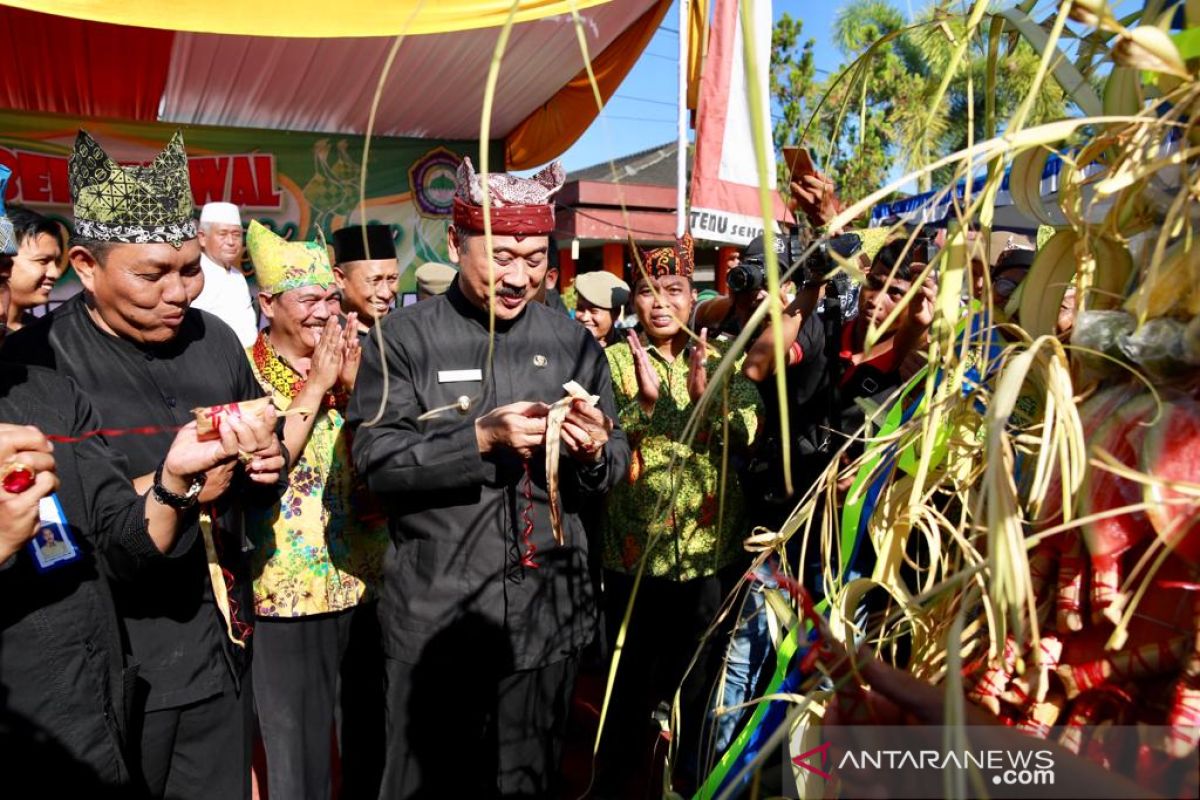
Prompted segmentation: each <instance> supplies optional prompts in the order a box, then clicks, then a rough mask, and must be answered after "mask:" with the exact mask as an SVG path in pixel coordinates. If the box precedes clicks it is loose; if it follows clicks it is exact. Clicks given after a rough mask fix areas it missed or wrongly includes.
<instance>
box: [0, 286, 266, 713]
mask: <svg viewBox="0 0 1200 800" xmlns="http://www.w3.org/2000/svg"><path fill="white" fill-rule="evenodd" d="M3 356H4V358H5V359H7V360H9V361H15V362H19V363H23V364H34V365H38V366H44V367H48V368H50V369H53V370H54V371H55V372H57V373H59V374H60V375H65V376H68V377H70V378H71V379H72V380H74V381H75V382H76V383H77V384H78V385H79V388H80V390H81V391H82V392H84V393H85V394H86V395H87V396H88V399H89V400H91V402H92V405H93V407H94V408H95V410H96V413H97V414H98V415H99V417H100V418H101V419H102V420H103V424H104V426H105V427H106V428H119V429H126V428H140V427H144V426H161V428H162V430H160V431H159V432H158V433H153V434H150V435H144V434H141V433H136V434H129V435H124V436H114V437H111V438H110V439H109V444H110V446H111V447H112V449H114V450H116V451H117V452H119V453H120V454H121V455H122V456H124V457H125V464H124V467H125V470H126V475H127V476H128V477H129V478H131V479H132V478H136V477H138V476H141V475H147V474H150V473H152V472H154V470H155V469H157V468H158V465H159V464H160V463H162V460H163V459H164V458H165V457H166V454H167V450H169V449H170V447H171V442H172V441H173V440H174V438H175V433H174V431H173V428H174V427H175V426H178V425H182V424H184V423H187V422H189V421H191V420H192V419H193V418H194V417H193V415H192V409H193V408H196V407H201V406H212V405H217V404H221V403H231V402H235V401H238V400H249V399H252V398H255V397H261V396H262V394H263V391H262V388H261V387H260V386H259V384H258V381H257V380H255V378H254V372H253V371H252V370H251V368H250V362H249V360H248V359H247V357H246V351H245V349H243V348H242V346H241V345H240V344H239V343H238V340H237V336H236V335H235V334H234V332H233V330H232V329H230V327H229V326H228V325H226V324H225V323H224V322H221V321H220V320H219V319H217V318H216V317H214V316H212V315H210V314H206V313H204V312H202V311H197V310H195V309H192V310H189V311H188V312H187V314H186V316H185V317H184V321H183V324H182V325H181V326H180V328H179V331H178V333H177V334H176V336H175V338H174V339H172V340H171V341H170V342H168V343H166V344H163V345H156V346H139V345H136V344H134V343H133V342H130V341H127V340H125V339H121V338H118V337H115V336H112V335H111V334H108V333H106V332H105V331H103V330H102V329H101V328H99V327H98V326H97V325H96V323H95V322H94V321H93V320H92V318H91V316H90V315H89V314H88V310H87V305H86V301H85V298H84V296H83V295H82V294H79V295H76V296H75V297H73V298H71V299H70V300H68V301H67V302H66V303H64V304H63V305H61V306H59V307H58V308H57V309H55V310H54V311H53V312H52V313H50V314H48V315H47V316H45V317H43V318H42V319H40V320H38V322H37V323H36V324H34V325H31V326H30V327H28V328H22V329H21V330H20V331H18V332H17V333H15V334H13V335H12V336H11V337H9V338H8V340H7V341H6V342H5V343H4V350H3ZM239 475H240V473H239ZM261 494H262V492H261V491H258V490H257V489H256V487H254V486H253V485H251V484H249V482H246V481H239V480H238V479H237V478H235V483H234V484H233V486H232V487H231V488H230V490H228V491H226V492H225V494H224V495H223V496H222V497H221V498H220V499H219V500H218V501H217V503H216V504H215V510H216V512H217V514H216V515H217V521H218V524H217V532H216V535H215V537H214V538H215V539H216V546H217V549H218V551H219V558H220V561H221V565H222V567H224V568H225V569H227V570H228V571H229V573H230V575H231V576H232V577H233V591H232V592H231V593H230V596H231V599H232V601H233V602H232V603H231V608H232V609H233V610H235V611H236V612H237V613H238V614H239V617H240V619H241V621H242V622H244V623H245V622H250V619H249V618H248V617H247V615H248V614H252V613H253V597H252V594H251V591H250V589H251V585H250V576H249V569H248V566H247V563H246V561H247V560H246V559H245V558H244V557H243V553H242V549H243V544H244V542H243V536H242V530H241V514H240V510H239V508H240V504H241V503H244V502H253V501H255V499H256V498H258V497H259V495H261ZM275 496H277V495H275ZM271 499H272V498H263V499H261V500H260V502H269V501H270V500H271ZM113 595H114V598H115V600H116V604H117V611H118V613H119V615H120V617H121V622H122V625H123V627H124V630H125V635H126V637H127V645H128V648H129V652H130V655H131V656H132V658H133V660H135V661H136V662H138V663H139V664H140V672H139V682H140V683H141V686H140V688H139V693H140V694H141V695H142V696H141V697H140V698H139V702H138V705H139V707H140V708H141V709H143V710H146V711H157V710H161V709H165V708H177V707H180V706H183V705H187V704H190V703H195V702H198V701H200V700H204V699H205V698H208V697H212V696H214V695H216V694H218V693H219V692H221V691H222V688H223V687H224V686H225V685H227V683H228V681H229V678H228V677H226V675H225V674H223V673H226V672H227V671H228V672H229V673H230V674H231V676H232V678H233V680H234V681H235V682H236V681H237V680H238V678H239V677H240V675H241V674H242V672H243V671H244V669H246V667H247V666H248V664H249V654H248V652H246V650H244V649H243V648H241V647H238V646H236V645H234V644H232V642H230V641H229V638H228V636H227V635H226V633H225V623H224V620H223V618H222V617H221V613H220V611H219V610H218V608H217V605H216V602H215V601H214V599H213V592H212V583H211V578H210V577H209V572H208V566H207V557H206V555H205V551H204V542H203V539H202V538H201V537H196V539H195V541H194V542H192V545H191V547H190V549H189V550H188V552H186V553H179V554H178V557H177V558H175V559H172V563H171V564H169V565H168V566H167V567H166V568H164V569H158V570H154V571H153V572H152V573H149V574H145V575H141V576H139V577H138V578H137V580H136V581H135V582H133V583H129V584H120V585H117V586H114V587H113Z"/></svg>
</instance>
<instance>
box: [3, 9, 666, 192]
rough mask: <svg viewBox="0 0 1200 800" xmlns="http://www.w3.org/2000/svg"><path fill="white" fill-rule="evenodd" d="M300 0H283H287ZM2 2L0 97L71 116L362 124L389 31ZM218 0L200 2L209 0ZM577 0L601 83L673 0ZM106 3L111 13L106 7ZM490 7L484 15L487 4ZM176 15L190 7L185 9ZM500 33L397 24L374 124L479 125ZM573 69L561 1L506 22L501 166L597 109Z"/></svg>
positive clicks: (537, 156)
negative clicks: (292, 33)
mask: <svg viewBox="0 0 1200 800" xmlns="http://www.w3.org/2000/svg"><path fill="white" fill-rule="evenodd" d="M306 2H307V0H298V3H292V4H290V5H291V6H292V7H293V9H294V8H295V6H296V5H297V4H298V5H304V4H305V3H306ZM13 4H14V5H21V6H25V7H26V8H14V7H11V6H10V5H0V47H3V50H4V54H5V61H6V62H7V63H8V64H9V65H10V67H9V68H8V69H5V70H2V71H0V107H3V108H9V109H16V110H24V111H39V112H51V113H61V114H70V115H74V116H90V117H100V118H114V119H129V120H139V121H161V122H176V123H185V124H201V125H216V126H223V127H253V128H263V129H271V130H290V131H321V132H331V133H356V134H361V133H364V132H366V130H367V126H368V117H369V115H370V113H371V108H372V101H373V98H374V96H375V93H376V89H377V87H378V84H379V80H380V75H381V74H382V72H383V69H384V66H385V63H386V61H387V58H388V54H389V51H390V50H391V48H392V46H393V44H394V43H395V41H396V37H395V35H394V34H393V35H389V36H359V37H358V38H283V37H278V36H260V35H247V34H244V33H200V32H184V31H177V30H165V29H157V28H151V27H134V26H132V25H127V24H112V23H109V22H101V21H95V20H96V19H105V18H116V19H120V18H122V16H121V15H122V14H126V15H129V14H133V13H136V11H128V12H126V11H123V10H122V9H123V6H124V7H125V8H128V9H134V10H136V9H137V7H138V6H141V5H144V4H139V3H128V4H112V3H108V2H106V0H93V2H90V3H89V2H79V1H78V0H77V1H76V2H61V1H59V2H56V1H55V0H46V1H45V2H36V1H33V0H25V1H24V2H16V3H13ZM270 4H271V3H268V5H270ZM524 4H525V5H529V6H535V9H534V10H533V11H530V12H529V13H527V14H526V15H525V16H527V17H528V16H531V15H534V14H535V13H537V12H538V11H540V12H542V13H546V12H547V10H549V11H550V12H553V11H555V10H561V9H557V6H561V5H565V4H562V3H557V2H547V1H546V0H543V2H540V3H534V2H529V0H525V3H524ZM151 5H155V6H157V5H158V4H151ZM185 5H188V6H189V10H190V11H195V10H196V9H195V8H192V7H191V4H186V3H185ZM213 5H214V4H213V3H212V2H209V3H205V4H204V7H205V8H209V9H210V10H211V8H212V7H213ZM226 5H229V6H230V8H231V9H233V8H236V7H237V5H236V4H227V3H225V2H224V0H219V1H218V2H217V3H216V6H217V11H218V12H219V11H220V9H221V8H223V7H224V6H226ZM240 5H241V7H242V8H244V7H245V4H244V3H242V4H240ZM325 5H326V7H327V8H328V7H330V6H333V7H337V9H338V11H339V12H344V13H345V14H349V15H353V14H355V13H356V9H355V7H360V6H361V7H362V8H361V10H360V11H358V12H357V13H360V14H367V15H369V14H371V13H374V9H373V8H372V6H375V7H377V6H378V5H381V4H378V3H365V2H361V0H346V2H343V3H341V4H325ZM430 5H431V6H435V5H436V6H441V7H444V8H443V11H444V10H445V8H449V9H454V8H455V7H470V6H472V5H487V3H486V2H483V0H440V3H430ZM494 5H495V4H494V3H492V6H494ZM511 5H512V4H511V3H509V2H505V3H503V4H502V5H501V8H503V9H505V10H507V9H508V7H509V6H511ZM577 5H578V6H579V7H584V8H582V10H580V11H579V16H580V18H581V20H582V23H583V30H584V33H585V35H586V39H587V46H588V52H589V54H590V55H591V57H592V62H593V69H594V71H595V72H596V75H597V79H598V81H599V83H600V85H601V89H602V96H603V97H604V98H605V99H607V98H608V97H609V96H611V94H612V92H614V91H615V90H616V87H617V85H618V84H619V83H620V81H621V79H623V78H624V76H625V74H626V73H627V72H628V70H629V69H630V68H631V67H632V65H633V63H634V62H635V61H636V60H637V58H638V56H639V55H640V54H641V52H642V50H643V49H644V48H645V46H646V43H647V42H648V41H649V40H650V37H651V36H652V35H653V33H654V31H655V29H656V28H657V27H658V24H659V22H660V21H661V19H662V16H663V14H664V13H665V12H666V10H667V8H668V7H669V5H670V2H669V0H614V1H613V2H600V3H598V4H591V5H590V6H589V4H588V3H587V2H582V1H581V2H579V3H578V4H577ZM585 6H586V7H585ZM30 7H34V8H40V9H42V10H39V11H33V10H28V8H30ZM164 7H168V6H166V5H165V4H164ZM97 8H98V9H100V10H99V11H97V10H96V9H97ZM114 9H115V10H114ZM458 10H459V11H462V10H463V9H462V8H459V9H458ZM43 11H52V12H54V13H42V12H43ZM106 11H111V12H112V13H110V14H108V16H106V14H105V13H101V12H106ZM491 11H492V12H493V17H492V19H495V18H496V16H495V11H496V9H495V8H492V9H491ZM156 13H161V12H160V11H152V12H151V13H149V14H148V16H149V18H150V19H149V20H148V21H146V22H144V23H143V22H142V21H141V19H140V18H135V19H137V21H138V24H154V23H155V22H157V21H160V20H158V18H157V17H156V16H155V14H156ZM234 13H236V12H234ZM325 13H327V14H328V13H329V12H328V11H326V12H325ZM59 14H66V15H70V16H60V15H59ZM77 16H91V17H92V19H80V18H74V17H77ZM505 17H506V14H505V15H503V16H501V17H499V18H500V20H501V21H503V19H504V18H505ZM179 18H180V19H181V20H184V21H187V20H190V19H191V17H189V16H188V14H182V15H180V17H179ZM462 18H463V14H461V13H459V14H457V15H456V16H455V17H454V19H457V20H459V21H458V23H457V25H458V27H460V28H461V27H465V26H464V25H463V23H462ZM167 19H168V20H169V19H170V18H169V17H168V18H167ZM289 19H294V14H293V15H289ZM480 19H482V18H480ZM189 24H190V23H189ZM447 24H449V23H447ZM193 27H203V26H196V25H193ZM229 27H230V28H232V29H234V30H237V29H239V28H242V27H245V25H241V24H234V23H232V22H231V23H230V25H229ZM283 27H284V28H285V29H287V28H288V26H286V25H285V26H283ZM291 27H295V25H294V24H293V25H292V26H291ZM426 27H428V26H426ZM379 30H380V31H381V32H383V31H384V30H387V28H386V26H384V27H383V28H380V29H379ZM499 35H500V30H499V29H498V28H480V27H474V28H470V29H466V30H462V29H459V30H454V31H453V32H445V33H424V34H420V35H412V34H411V33H410V34H409V35H406V36H405V37H404V38H403V39H402V41H401V43H400V45H399V49H398V51H397V54H396V58H395V61H394V63H393V64H392V65H391V67H390V69H389V70H388V75H387V78H386V80H385V82H384V85H383V91H382V94H381V99H380V103H379V106H378V109H377V112H376V119H375V124H374V129H373V130H374V134H375V135H381V136H405V137H422V138H425V137H428V138H437V139H474V138H477V137H478V136H479V135H480V127H481V126H480V109H481V108H482V105H483V98H484V90H485V86H486V82H487V74H488V68H489V65H490V63H491V60H492V55H493V52H494V49H495V47H496V42H497V38H498V36H499ZM583 69H584V60H583V57H582V55H581V53H580V47H579V43H578V41H577V37H576V34H575V29H574V22H573V20H572V17H571V15H570V14H561V13H559V14H555V15H552V16H542V17H541V18H538V19H532V20H530V21H526V22H520V23H518V24H516V25H514V26H513V29H512V32H511V36H510V38H509V41H508V46H507V48H506V50H505V53H504V57H503V61H502V65H501V70H500V74H499V80H498V82H497V87H496V95H495V100H494V107H493V113H492V120H491V130H490V136H489V138H492V139H501V138H503V139H505V140H506V145H507V148H506V154H507V158H506V162H507V166H508V167H509V168H523V167H530V166H535V165H537V164H539V163H543V162H545V161H547V160H549V159H551V158H553V157H555V156H557V155H558V154H560V153H561V152H562V151H563V150H565V149H566V148H567V147H569V146H570V145H571V144H572V143H573V142H574V141H575V139H576V138H578V136H579V135H580V134H582V133H583V131H584V130H585V129H586V127H587V125H588V124H590V122H591V121H592V119H594V118H595V116H596V113H597V109H596V107H595V101H594V99H593V97H592V92H591V88H590V86H589V85H588V83H587V78H586V75H585V74H584V72H583Z"/></svg>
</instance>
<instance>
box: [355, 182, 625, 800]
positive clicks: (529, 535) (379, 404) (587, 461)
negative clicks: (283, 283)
mask: <svg viewBox="0 0 1200 800" xmlns="http://www.w3.org/2000/svg"><path fill="white" fill-rule="evenodd" d="M562 180H563V173H562V168H561V166H559V165H558V164H554V165H552V166H551V167H550V168H547V170H545V171H543V172H542V173H540V174H539V175H537V176H535V177H534V178H533V179H532V180H525V179H520V178H515V177H512V176H508V175H492V176H491V181H489V183H488V185H487V186H483V185H482V182H481V181H480V180H479V179H478V178H477V177H476V175H475V173H474V171H473V169H472V168H471V165H470V161H469V160H468V161H466V162H465V163H464V165H463V166H462V167H461V168H460V170H459V184H458V189H457V193H456V197H455V210H454V224H453V226H452V227H451V228H450V242H449V245H450V257H451V260H452V261H454V262H456V263H457V264H458V265H459V270H460V271H459V275H458V277H457V278H456V279H455V282H454V283H453V284H452V285H451V286H450V289H449V290H448V291H447V292H446V294H444V295H439V296H437V297H434V298H432V299H430V300H428V301H425V302H422V303H418V304H416V305H413V306H409V307H408V308H403V309H400V310H398V311H396V312H394V313H392V314H391V315H389V316H388V317H387V318H386V319H385V320H383V322H382V323H380V324H381V326H382V333H383V337H382V338H383V350H382V351H381V350H380V348H379V347H378V345H377V344H376V341H375V339H374V338H372V339H370V340H369V341H368V342H367V345H366V348H365V351H364V354H363V363H362V367H361V369H360V370H359V373H358V381H357V384H356V387H355V393H354V396H353V397H352V398H351V401H350V407H349V409H348V410H347V421H348V422H349V424H350V425H351V426H352V427H353V428H355V429H356V430H355V433H354V444H353V453H354V465H355V468H356V469H357V470H358V472H359V474H361V475H365V476H366V477H367V483H368V487H369V488H370V489H371V490H372V491H374V492H376V493H377V494H379V495H380V496H381V498H382V499H383V500H384V501H385V503H386V504H387V505H388V511H389V521H390V532H391V537H392V542H393V544H394V547H393V548H392V549H391V550H390V551H389V552H388V555H387V556H386V558H385V561H384V577H383V590H382V598H381V600H380V619H381V623H382V626H383V629H384V649H385V653H386V655H387V680H388V698H387V710H388V733H387V739H388V757H387V766H386V768H385V772H384V780H383V784H384V785H383V790H382V793H381V796H384V797H388V798H406V797H437V798H442V797H546V796H550V795H551V794H552V792H553V789H554V784H555V782H556V773H557V770H558V756H559V742H560V741H561V739H562V733H563V727H564V725H565V722H566V714H567V706H568V703H569V699H570V696H571V691H572V688H573V686H574V682H575V666H576V663H577V661H578V654H579V652H580V650H581V649H582V648H583V647H585V646H586V645H587V644H588V642H590V641H591V639H592V637H593V635H594V628H595V598H594V597H593V588H592V583H591V580H590V577H589V573H588V558H587V552H588V551H587V537H586V534H585V532H584V528H583V525H582V523H581V522H580V519H579V511H580V510H581V509H582V508H583V507H584V504H585V502H586V499H587V498H588V497H592V496H596V495H598V494H603V493H604V492H606V491H607V490H608V488H609V487H610V486H611V485H612V484H613V483H614V482H615V481H617V480H619V479H620V478H621V477H622V476H624V474H625V470H626V467H627V465H628V461H629V446H628V443H627V442H626V440H625V436H624V434H622V433H621V431H620V430H617V429H615V427H614V425H613V422H612V420H613V419H614V418H615V416H616V411H615V408H614V405H613V394H612V385H611V379H610V376H609V371H608V362H607V361H606V360H605V357H604V352H603V351H602V350H601V348H600V346H599V345H598V344H597V343H596V341H595V340H594V339H593V338H592V337H591V335H590V334H588V332H587V331H586V330H585V329H584V328H583V327H582V326H580V325H577V324H575V323H574V322H572V321H571V320H570V319H569V318H567V317H564V316H562V315H560V314H557V313H555V312H554V311H552V310H550V309H549V308H547V307H546V306H544V305H542V304H540V303H537V302H535V298H536V296H537V292H538V290H539V288H540V287H541V285H542V281H543V278H544V276H545V273H546V262H547V252H546V251H547V235H548V234H549V233H550V232H551V231H552V230H553V229H554V213H553V207H552V205H551V198H552V197H553V195H554V193H555V192H556V191H557V190H558V188H559V187H560V186H561V185H562ZM484 191H490V192H491V194H492V197H491V215H492V219H491V224H492V234H493V236H492V249H491V251H490V252H489V251H488V250H487V248H486V240H485V237H484V235H483V233H482V230H483V209H482V208H481V204H482V198H483V192H484ZM493 315H494V316H493ZM491 319H494V322H495V338H494V340H492V339H491V336H490V320H491ZM492 345H494V347H493V346H492ZM489 355H490V356H491V358H490V360H489ZM572 380H574V381H577V382H578V383H579V384H581V385H582V386H583V387H584V388H585V390H586V391H587V392H588V393H590V394H593V395H597V396H599V407H593V406H591V405H589V404H588V403H587V401H576V402H575V403H574V404H573V406H572V408H571V410H570V411H569V413H568V415H567V417H566V422H565V424H564V426H563V428H562V446H563V451H562V452H563V458H562V459H561V460H560V462H559V470H560V475H561V480H560V483H559V489H560V492H561V501H562V509H563V515H562V528H563V534H564V544H563V545H558V544H556V542H555V539H554V538H553V537H552V536H551V530H552V528H551V522H550V509H549V508H548V505H547V484H546V482H547V476H546V475H545V469H544V465H545V461H546V458H545V451H544V449H543V447H544V444H545V440H546V431H547V422H546V420H547V413H548V412H549V409H550V404H552V403H554V402H555V401H557V400H560V399H562V398H563V397H564V390H563V384H565V383H567V382H568V381H572Z"/></svg>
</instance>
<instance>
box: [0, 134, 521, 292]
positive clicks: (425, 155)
mask: <svg viewBox="0 0 1200 800" xmlns="http://www.w3.org/2000/svg"><path fill="white" fill-rule="evenodd" d="M80 128H86V129H87V130H88V132H89V133H91V134H92V135H93V136H94V137H95V138H96V139H97V140H98V141H99V142H100V144H101V145H102V146H103V147H104V148H105V150H106V151H107V152H108V153H109V155H110V156H112V157H113V158H114V159H116V160H117V161H119V162H121V163H129V164H132V163H145V162H148V161H150V160H151V159H152V158H153V157H154V156H155V154H157V152H158V151H159V150H160V149H161V148H162V147H163V146H164V145H165V144H166V142H167V139H168V138H169V137H170V135H171V133H172V132H173V131H175V130H180V129H181V130H183V137H184V142H185V144H186V145H187V151H188V166H189V171H190V173H191V182H192V194H193V196H194V199H195V202H196V208H197V214H199V208H200V206H202V205H204V204H205V203H208V202H212V201H218V200H224V201H227V202H231V203H236V204H237V205H238V206H240V207H241V209H242V221H243V222H244V223H249V222H250V220H251V219H257V220H258V221H259V222H261V223H263V224H264V225H267V226H268V227H270V228H272V229H273V230H275V231H276V232H278V233H280V234H281V235H283V236H285V237H287V238H289V239H311V238H313V237H314V236H316V231H317V229H318V228H320V229H321V230H323V231H324V232H325V235H326V238H328V237H329V235H330V234H331V233H332V232H333V231H334V230H336V229H337V228H340V227H342V226H344V225H347V224H357V223H360V222H363V221H366V222H379V223H385V224H388V225H391V226H392V230H393V232H394V235H395V237H396V251H397V254H398V255H399V259H400V287H399V288H400V291H401V292H402V293H404V292H413V291H415V290H416V281H415V278H414V277H413V272H414V270H415V269H416V268H417V267H419V266H420V265H422V264H424V263H426V262H427V261H443V262H444V261H446V260H447V255H446V226H447V224H448V221H449V215H450V209H451V200H452V197H453V193H454V170H455V169H456V168H457V165H458V162H459V160H461V158H462V156H464V155H470V156H473V160H476V161H478V153H479V144H478V142H475V141H439V140H430V139H397V138H390V137H373V138H372V139H371V146H370V150H369V154H368V159H369V160H368V163H367V172H366V186H365V187H361V188H360V176H361V173H362V160H363V145H364V142H365V140H364V138H363V137H361V136H349V135H343V134H331V133H293V132H286V131H266V130H256V129H250V128H213V127H206V126H199V125H171V124H159V123H140V122H121V121H112V120H107V121H97V120H91V119H82V118H75V117H66V116H58V115H50V114H28V113H24V112H18V111H0V164H5V165H7V166H9V167H11V168H12V171H13V177H12V180H11V181H10V182H9V188H8V193H7V195H6V198H5V199H6V202H7V203H8V204H10V205H12V204H17V205H24V206H27V207H28V208H31V209H33V210H35V211H39V212H41V213H43V214H46V215H47V216H51V217H54V218H56V219H58V220H60V221H62V222H63V223H64V224H66V225H67V226H68V227H70V225H71V195H70V190H69V189H68V186H67V156H68V155H69V154H70V152H71V146H72V144H73V142H74V140H75V135H76V132H77V131H78V130H79V129H80ZM502 159H503V147H502V144H501V143H499V142H496V143H493V145H492V151H491V161H492V163H493V164H495V165H497V166H499V165H500V164H502V163H503V162H502ZM363 189H365V192H364V191H363ZM362 195H365V205H362V206H360V200H361V198H362ZM364 211H365V213H364ZM246 271H247V273H248V274H249V275H250V277H251V279H253V270H252V269H251V267H250V265H249V264H247V265H246ZM78 287H79V284H78V281H77V280H76V278H75V276H74V275H73V274H68V275H66V276H65V277H64V278H63V279H62V280H61V281H60V282H59V286H58V287H56V289H55V292H54V296H55V299H56V300H61V299H63V298H65V297H67V296H69V295H71V294H74V293H75V292H76V291H78Z"/></svg>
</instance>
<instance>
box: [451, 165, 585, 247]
mask: <svg viewBox="0 0 1200 800" xmlns="http://www.w3.org/2000/svg"><path fill="white" fill-rule="evenodd" d="M566 179H567V173H566V171H565V170H564V169H563V166H562V164H560V163H559V162H557V161H555V162H554V163H553V164H550V165H549V166H547V167H546V168H545V169H543V170H542V171H540V172H538V173H537V174H536V175H534V176H533V177H532V178H518V177H517V176H516V175H509V174H508V173H506V172H496V173H492V174H490V175H488V179H487V193H488V198H489V211H490V216H491V221H492V233H493V234H495V235H497V236H516V237H521V236H549V235H550V234H551V233H553V232H554V195H556V194H558V190H559V189H561V188H562V186H563V183H564V182H565V181H566ZM483 197H484V185H483V179H482V177H480V176H479V175H476V174H475V167H474V166H473V165H472V164H471V159H469V158H464V159H463V160H462V163H461V164H459V165H458V175H457V181H456V185H455V191H454V226H455V227H456V228H461V229H465V230H468V231H472V232H475V233H482V232H483V222H484V216H483Z"/></svg>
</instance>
